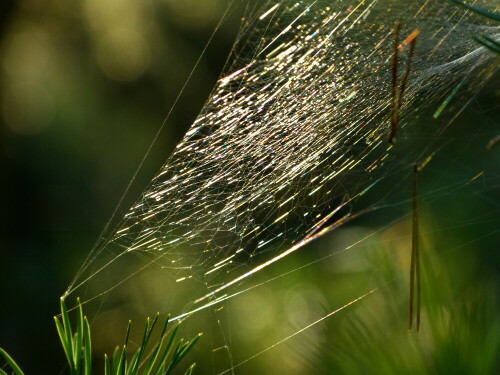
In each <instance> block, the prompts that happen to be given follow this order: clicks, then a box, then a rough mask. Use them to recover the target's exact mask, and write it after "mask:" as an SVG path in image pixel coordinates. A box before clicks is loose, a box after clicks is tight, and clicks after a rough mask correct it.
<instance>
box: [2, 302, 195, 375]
mask: <svg viewBox="0 0 500 375" xmlns="http://www.w3.org/2000/svg"><path fill="white" fill-rule="evenodd" d="M77 304H78V306H77V318H76V331H75V332H73V329H72V327H71V320H70V318H69V313H68V309H67V307H66V303H65V302H64V299H61V315H60V316H59V317H58V316H55V317H54V320H55V323H56V328H57V333H58V335H59V339H60V340H61V344H62V347H63V349H64V353H65V355H66V359H67V361H68V368H69V373H70V375H90V374H92V341H91V336H90V326H89V322H88V319H87V317H86V316H84V315H83V309H82V305H81V303H80V300H77ZM159 316H160V315H159V314H157V315H156V316H155V318H154V319H153V320H150V319H149V318H148V319H147V320H146V325H145V327H144V334H143V336H142V340H141V345H140V346H139V348H137V350H136V351H135V352H134V353H133V355H132V356H131V357H130V358H129V355H128V349H129V345H128V344H129V337H130V328H131V326H132V324H131V322H130V321H129V324H128V327H127V333H126V336H125V342H124V344H123V346H121V347H119V346H117V347H116V348H115V350H114V352H113V356H112V358H109V357H108V356H107V355H105V356H104V374H105V375H139V374H141V375H167V374H170V373H171V372H172V371H173V370H174V368H176V367H177V366H178V365H179V363H180V362H181V361H182V359H183V358H184V357H185V356H186V355H187V354H188V353H189V352H190V351H191V349H192V348H193V346H194V345H195V344H196V343H197V342H198V340H199V339H200V336H201V334H200V335H197V336H196V337H195V338H194V339H192V340H191V341H185V340H184V339H180V340H176V338H177V333H178V330H179V324H177V325H176V326H175V327H174V328H173V329H172V330H171V332H170V333H169V332H168V330H167V328H168V323H169V319H168V318H167V319H166V320H165V323H164V324H163V327H162V329H161V331H160V336H159V338H158V340H157V341H156V343H155V344H154V346H153V348H152V349H151V350H149V351H148V350H147V349H148V345H149V344H150V342H151V336H152V335H153V332H154V329H155V326H156V325H157V323H158V319H159ZM0 358H3V359H4V361H5V362H6V364H7V365H8V366H9V367H10V369H11V371H12V373H13V374H15V375H24V372H23V371H22V370H21V368H20V367H19V365H18V364H17V363H16V362H15V361H14V360H13V359H12V357H11V356H9V354H7V352H6V351H5V350H3V349H2V348H0ZM194 367H195V363H193V364H192V365H191V366H189V367H188V369H187V370H186V371H185V372H184V374H185V375H191V374H192V372H193V369H194ZM0 375H8V373H7V372H6V371H5V370H3V369H2V368H0Z"/></svg>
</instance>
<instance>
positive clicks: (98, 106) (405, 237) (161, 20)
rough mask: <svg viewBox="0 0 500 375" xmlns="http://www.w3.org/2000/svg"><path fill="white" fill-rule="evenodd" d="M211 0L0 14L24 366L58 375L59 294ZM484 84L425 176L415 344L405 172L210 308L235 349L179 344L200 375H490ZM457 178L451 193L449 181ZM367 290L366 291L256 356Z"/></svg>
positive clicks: (109, 338)
mask: <svg viewBox="0 0 500 375" xmlns="http://www.w3.org/2000/svg"><path fill="white" fill-rule="evenodd" d="M225 4H226V1H224V0H218V1H216V0H206V1H199V0H189V1H187V0H186V1H177V0H163V1H160V0H158V1H151V2H141V1H139V0H126V1H125V0H121V1H118V0H113V1H111V0H109V1H98V0H80V1H76V2H69V1H65V0H50V1H46V2H39V1H36V0H24V1H17V2H2V5H0V7H3V9H1V11H0V17H1V18H0V22H1V29H0V31H1V35H0V37H1V39H0V51H1V54H0V59H1V61H0V63H1V72H0V74H1V75H0V104H1V108H0V111H1V135H0V141H1V162H0V163H1V164H0V165H1V171H2V184H1V189H2V190H1V194H0V196H1V197H2V200H3V201H2V216H1V217H2V223H1V224H2V229H3V231H2V236H1V237H0V238H1V240H0V249H1V253H2V255H1V261H0V296H2V302H1V308H0V345H1V346H2V347H4V348H6V349H7V350H8V351H9V352H10V353H11V354H12V355H13V357H15V358H16V359H18V361H19V362H20V364H21V367H22V368H23V369H25V371H26V373H57V372H58V371H59V370H60V364H61V363H63V362H64V357H63V352H62V351H60V350H59V346H58V342H57V340H58V338H57V333H56V331H55V330H54V329H53V326H52V323H51V321H50V319H51V316H52V315H55V314H56V313H57V309H58V306H57V300H58V297H59V296H60V294H61V293H62V292H63V290H64V288H65V287H66V286H67V283H68V281H69V280H70V279H71V277H72V276H73V275H74V273H75V272H76V270H77V269H78V266H79V265H80V264H81V262H82V260H83V259H84V257H85V256H86V254H87V252H88V250H89V248H90V247H91V245H92V243H93V241H94V240H95V239H96V238H97V236H98V233H99V231H100V230H101V229H102V228H103V226H104V223H105V221H106V220H107V218H108V217H109V216H110V214H111V212H112V211H113V209H114V207H115V204H116V202H117V201H118V197H119V196H120V194H121V192H122V191H123V189H124V187H125V186H126V184H127V183H128V181H129V180H130V177H131V176H132V174H133V171H134V170H135V168H136V167H137V165H138V163H139V161H140V159H141V157H142V156H143V155H144V153H145V151H146V149H147V147H148V146H149V144H150V142H151V140H152V139H153V137H154V135H155V133H156V131H157V130H158V128H159V126H160V124H161V123H162V121H163V119H164V117H165V114H166V113H167V111H168V109H169V108H170V107H171V105H172V103H173V101H174V100H175V97H176V96H177V94H178V93H179V90H180V89H181V87H182V85H183V84H184V82H185V81H186V79H187V77H188V74H189V72H190V70H191V68H192V67H193V65H194V63H195V61H196V59H197V58H198V56H199V54H200V51H201V50H202V48H203V46H204V45H205V43H206V42H207V40H208V38H209V36H210V33H211V32H212V30H213V28H214V26H215V24H216V23H217V22H218V21H219V19H220V17H221V14H222V12H223V10H224V6H225ZM239 16H240V14H239V13H238V12H233V13H231V14H230V18H229V20H228V22H226V23H225V24H224V25H223V27H222V28H221V30H220V31H219V32H218V33H217V34H216V36H215V39H214V41H213V43H212V45H211V46H210V47H209V48H208V49H207V54H206V55H205V57H204V58H203V59H202V61H201V65H200V66H199V68H198V69H197V70H196V72H195V74H194V75H193V77H192V79H191V81H190V84H189V85H188V86H187V88H186V91H185V92H184V94H183V96H182V97H181V100H180V102H179V105H178V106H177V107H176V109H175V110H174V112H173V114H172V116H171V118H170V120H169V122H168V124H167V126H166V128H165V131H164V132H163V133H162V134H161V136H160V138H159V142H158V144H157V146H156V147H155V148H154V149H153V151H152V153H151V155H150V157H149V158H148V159H147V161H146V164H145V166H144V168H143V169H142V171H141V173H140V175H139V177H138V179H137V181H136V183H135V184H134V186H133V187H132V190H131V194H130V195H129V197H128V198H127V200H126V201H125V202H124V204H123V208H126V207H128V206H129V205H130V204H131V203H132V201H134V200H135V198H136V197H137V196H138V194H139V193H140V192H141V191H142V190H143V188H144V187H145V185H146V184H147V183H148V181H149V180H150V178H151V177H152V175H153V174H154V173H155V172H156V170H157V169H158V168H159V167H160V165H161V164H162V163H163V161H164V160H165V158H166V156H167V155H168V154H169V153H170V151H171V150H172V149H173V147H174V146H175V144H176V143H177V142H178V140H179V139H180V137H181V136H182V135H183V134H184V132H185V130H186V128H187V127H188V126H189V125H190V123H191V122H192V121H193V120H194V118H195V117H196V115H197V113H198V111H199V110H200V108H201V107H202V105H203V103H204V101H205V100H206V98H207V97H208V95H209V93H210V91H211V89H212V87H213V85H214V83H215V80H216V79H217V76H218V74H219V72H220V70H221V69H222V66H223V63H224V61H225V59H226V57H227V55H228V52H229V50H230V47H231V44H232V40H233V38H234V36H235V33H236V30H237V27H238V18H239ZM498 82H499V80H498V76H497V77H495V79H494V80H493V81H492V82H491V83H489V84H488V85H487V87H486V88H485V89H484V91H483V92H482V93H480V95H479V96H478V97H477V98H476V99H475V101H474V102H473V103H472V104H471V105H470V106H469V107H468V108H467V109H466V110H465V112H464V114H463V115H462V116H460V117H459V119H458V120H457V121H456V123H455V125H454V126H453V128H452V129H451V130H450V132H451V134H450V139H453V142H451V143H450V144H449V145H448V146H447V148H446V149H445V150H443V152H442V153H441V154H440V158H438V159H437V160H436V161H435V162H433V163H431V164H430V165H429V167H426V169H425V170H424V171H423V172H422V178H421V180H422V182H421V194H422V199H421V200H422V205H423V210H424V215H423V217H422V219H421V220H422V228H423V230H422V242H423V264H422V268H423V272H424V280H423V282H424V289H423V317H424V320H423V324H422V330H421V333H420V334H419V335H414V334H413V335H408V333H407V331H406V327H407V298H408V295H407V291H408V281H407V279H408V277H407V276H408V272H409V254H410V251H409V244H410V243H411V238H410V232H409V230H410V227H411V225H410V221H409V216H407V215H408V214H409V212H410V209H411V204H410V203H408V204H402V203H401V202H403V203H404V202H405V199H409V197H411V181H410V180H409V179H408V184H407V185H408V190H406V191H401V196H398V197H395V198H394V202H398V203H397V204H393V205H392V206H390V207H391V209H388V210H385V211H375V212H373V213H372V214H370V215H369V216H368V217H366V218H364V219H362V220H359V221H357V222H355V223H352V224H350V225H348V226H347V227H345V228H343V229H340V230H339V231H337V232H335V233H333V234H332V235H330V236H328V237H327V238H324V239H321V240H319V241H317V242H316V243H314V244H312V245H311V246H308V247H306V248H304V249H303V250H302V251H301V252H299V253H297V254H294V255H293V256H291V257H290V258H289V259H287V260H286V261H285V262H281V263H279V264H276V265H275V266H273V267H271V268H270V269H269V271H268V272H267V273H266V274H265V275H258V276H256V277H255V278H254V279H253V282H254V283H255V284H258V283H259V282H267V281H268V280H270V279H272V278H273V277H276V280H274V281H273V282H272V283H267V284H264V285H263V286H261V287H259V288H255V289H253V290H252V291H249V292H247V293H245V294H243V295H242V296H241V297H240V298H238V299H235V300H234V301H231V302H230V303H228V304H227V305H225V306H224V307H225V309H226V314H227V315H228V316H229V319H227V322H226V323H224V324H225V327H224V329H222V328H221V327H219V326H218V325H217V324H213V325H212V326H210V327H209V329H210V330H212V331H213V335H217V334H220V333H221V332H225V330H226V329H227V330H228V331H229V332H230V342H231V345H232V348H231V349H230V350H227V348H225V349H223V350H218V351H213V350H214V348H213V347H211V346H210V340H203V341H202V342H200V344H199V345H197V347H196V348H195V349H194V353H195V355H196V356H197V357H196V359H195V360H196V362H197V363H198V366H197V367H198V371H200V373H211V372H212V369H213V368H224V366H226V363H228V362H227V358H228V355H229V356H231V357H232V360H233V365H236V364H238V363H240V362H241V361H244V360H246V359H249V358H250V357H252V356H253V355H254V354H256V353H259V352H261V351H264V352H263V354H261V355H259V356H257V357H256V358H255V359H253V360H251V361H248V362H247V363H244V364H242V365H241V366H239V367H238V368H237V370H236V371H237V373H242V374H255V373H285V372H287V373H318V374H320V373H325V374H329V373H353V374H365V373H369V374H373V373H384V374H391V373H394V374H396V373H397V374H427V373H436V374H441V373H457V374H462V373H463V374H487V373H495V372H498V369H499V363H498V359H497V358H496V356H495V353H497V352H498V345H499V339H498V338H499V337H500V334H499V333H500V332H499V324H500V323H499V310H498V304H497V300H498V298H497V296H498V264H500V263H499V260H500V259H499V256H498V251H497V249H498V243H499V241H500V235H499V233H498V227H499V218H498V212H499V203H498V202H500V200H499V189H498V183H495V181H497V180H495V179H487V178H482V177H479V178H478V179H476V180H474V181H473V182H471V183H470V184H469V183H468V181H469V180H470V179H471V178H472V177H473V176H474V175H476V174H477V173H479V172H480V171H487V173H495V172H494V171H495V168H496V169H498V165H499V163H500V154H499V153H498V150H492V151H491V152H489V153H486V151H485V150H484V146H485V145H486V143H487V141H488V139H490V138H491V137H492V136H493V135H495V134H497V133H498V123H499V120H500V114H499V111H498V99H499V96H500V92H499V90H498ZM471 127H473V134H474V136H473V137H471V136H470V134H471ZM494 176H496V175H494ZM457 181H458V185H459V186H460V189H455V188H453V189H452V188H451V187H454V186H456V185H455V184H457ZM492 181H493V182H492ZM391 183H392V182H391V181H388V182H387V184H388V185H387V186H389V184H391ZM447 187H449V188H447ZM381 189H384V186H381ZM393 220H396V221H393ZM391 222H392V223H393V224H391V225H387V223H391ZM363 238H366V239H365V240H362V239H363ZM346 249H347V250H346ZM322 257H326V258H325V259H324V260H323V261H321V262H318V261H317V260H318V259H322ZM310 262H312V264H311V265H310V266H308V267H303V266H304V264H308V263H310ZM301 267H302V268H301ZM285 274H286V277H285ZM146 281H149V282H150V283H154V279H152V278H150V279H145V280H144V282H146ZM372 288H377V291H376V292H375V293H374V294H373V295H370V296H369V297H367V298H366V299H364V300H362V301H360V302H358V303H356V304H354V305H352V306H350V307H348V308H346V309H345V310H342V311H340V312H339V313H337V314H335V315H334V316H333V317H331V318H330V319H327V320H324V321H322V322H321V323H319V324H317V325H315V326H313V327H312V328H310V329H308V330H306V331H304V332H303V333H300V334H298V335H296V336H294V337H292V338H290V339H289V340H286V341H285V342H284V343H283V344H280V345H278V346H276V347H272V348H270V347H271V346H272V345H274V344H275V343H277V342H279V341H280V340H282V339H283V338H285V337H287V336H289V335H291V334H293V333H294V332H297V331H298V330H300V329H301V328H302V327H304V326H306V325H307V324H309V323H310V322H312V321H315V320H317V319H320V318H321V317H322V316H324V315H325V314H327V313H329V312H330V311H332V310H335V309H337V308H339V307H340V306H342V305H344V304H345V303H347V302H349V301H351V300H353V299H354V298H356V297H358V296H359V295H361V294H364V293H366V292H367V291H368V290H370V289H372ZM151 289H153V288H151ZM148 293H150V294H148V296H151V302H150V303H151V305H152V306H153V305H154V304H155V303H158V301H160V300H161V299H162V298H163V297H164V294H162V293H163V291H162V290H161V289H158V290H149V291H148ZM154 295H156V298H157V299H154V298H153V297H154ZM141 298H142V299H141ZM144 298H145V296H144V294H143V295H141V294H140V293H137V292H134V291H133V290H131V291H130V296H129V301H128V302H127V304H126V305H125V306H120V307H116V308H115V309H108V310H106V311H102V312H101V313H102V314H101V315H100V318H99V319H98V320H97V321H96V322H95V324H93V325H92V330H95V331H96V332H95V337H96V343H95V347H94V350H95V352H96V354H99V355H98V357H99V358H103V357H102V355H100V354H102V353H104V352H106V351H107V350H108V349H109V348H110V347H114V345H116V344H117V343H118V342H120V340H121V333H122V332H123V329H124V326H125V325H126V322H127V321H128V319H130V318H136V317H138V316H140V315H143V314H147V313H151V311H149V312H148V306H145V304H143V302H144V301H143V299H144ZM35 311H36V314H35V313H34V312H35ZM190 322H192V323H189V324H186V326H189V325H190V324H191V326H190V328H188V327H186V329H188V331H189V329H190V330H191V331H196V332H199V331H200V330H201V331H205V329H204V328H203V327H201V329H200V325H201V323H200V322H197V321H196V319H195V318H193V320H190ZM104 328H105V330H106V332H102V331H103V329H104ZM99 332H100V333H99ZM190 333H192V332H189V333H188V334H190ZM93 334H94V332H93ZM132 335H134V332H132ZM35 338H38V340H37V339H35ZM42 338H43V342H44V344H43V345H40V344H39V340H41V339H42ZM267 349H269V350H267ZM219 359H220V361H221V365H218V364H217V362H218V361H219ZM101 364H102V363H101ZM96 365H99V366H100V364H99V363H97V364H96ZM200 369H205V371H202V370H200Z"/></svg>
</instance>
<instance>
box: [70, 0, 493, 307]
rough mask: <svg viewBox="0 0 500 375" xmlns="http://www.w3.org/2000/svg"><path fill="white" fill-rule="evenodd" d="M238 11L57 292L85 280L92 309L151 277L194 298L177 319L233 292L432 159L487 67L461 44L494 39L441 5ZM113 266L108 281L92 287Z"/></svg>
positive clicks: (321, 1) (484, 24) (419, 1)
mask: <svg viewBox="0 0 500 375" xmlns="http://www.w3.org/2000/svg"><path fill="white" fill-rule="evenodd" d="M483 5H490V6H491V4H489V3H488V2H486V3H484V4H483ZM247 8H248V9H247V11H246V14H245V18H244V19H243V21H242V26H241V30H240V32H239V34H238V37H237V40H236V42H235V46H234V48H233V50H232V53H231V56H230V58H229V60H228V64H227V66H226V68H225V69H224V73H223V74H222V76H221V77H222V78H220V80H219V81H218V83H217V85H216V87H215V89H214V91H213V93H212V95H211V96H210V98H209V100H208V101H207V103H206V105H205V106H204V108H203V110H202V111H201V113H200V115H199V116H198V118H197V119H196V121H195V122H194V124H193V125H192V127H191V128H190V129H189V131H188V132H187V134H186V135H185V136H184V138H183V140H182V141H181V142H180V143H179V144H178V146H177V147H176V149H175V151H174V153H173V154H172V155H171V156H170V157H169V159H168V160H167V162H166V163H165V165H164V166H163V167H162V169H161V171H160V172H159V173H158V175H157V176H156V177H155V178H154V179H153V181H152V182H151V184H150V185H149V187H148V188H147V189H146V191H145V192H144V194H143V195H142V197H141V198H140V199H139V200H138V202H137V203H136V204H135V205H133V207H132V208H130V210H129V211H128V212H127V213H126V215H125V217H124V218H123V220H122V221H121V222H120V223H119V225H118V227H117V228H116V230H113V231H111V232H109V233H108V234H107V235H106V236H105V237H104V238H103V240H102V241H100V243H98V245H97V247H96V248H95V249H94V251H93V252H92V253H91V254H90V256H89V258H88V261H87V262H86V263H85V264H84V266H83V267H82V269H81V272H80V273H79V274H78V275H77V278H76V279H75V281H74V282H73V283H72V284H71V286H70V288H69V289H68V292H67V293H68V294H70V293H73V292H74V291H75V290H77V289H78V288H79V287H81V286H82V285H87V284H88V281H89V280H94V279H98V280H99V282H97V283H96V286H94V287H93V288H92V289H90V290H89V292H88V293H89V295H87V299H91V298H93V297H95V296H98V295H100V294H102V293H106V292H108V291H110V290H112V289H113V288H115V287H116V286H118V285H120V283H122V282H124V281H126V280H128V279H131V280H133V278H132V276H134V275H135V274H137V273H138V272H141V271H142V270H144V269H145V268H147V267H150V266H151V267H156V268H158V269H161V270H163V272H165V274H167V275H168V277H170V278H172V279H173V280H176V281H177V282H183V283H184V282H195V283H196V285H198V286H203V287H197V288H196V291H195V294H191V295H190V296H189V298H188V299H187V300H188V301H190V302H192V304H190V305H189V306H188V307H186V308H185V309H184V310H183V311H182V312H183V313H185V312H188V311H190V310H195V309H197V308H199V307H200V306H201V307H203V306H205V305H206V304H210V303H214V302H217V301H220V300H222V299H224V298H227V297H228V296H231V295H232V294H234V293H237V292H238V291H241V290H243V289H244V287H243V286H242V285H243V284H242V282H243V281H244V279H246V278H248V277H249V276H251V275H252V274H254V273H255V272H257V271H260V270H262V269H264V268H265V267H266V266H267V265H269V264H271V263H273V262H275V261H277V260H280V259H282V258H284V257H285V256H286V255H288V254H290V253H292V252H294V251H296V250H297V249H299V248H301V247H302V246H303V245H304V244H305V243H307V242H309V241H311V240H313V239H314V238H316V237H318V236H320V235H322V234H324V233H326V232H328V231H330V230H332V229H333V228H336V227H337V226H339V225H341V224H342V223H344V222H346V221H349V220H351V219H352V218H354V217H357V216H358V215H359V214H361V213H363V212H366V211H369V210H373V209H375V208H377V207H379V206H380V205H383V204H384V202H385V199H386V197H387V196H389V195H390V194H391V191H385V192H379V193H380V194H378V195H377V194H375V195H372V196H370V197H371V198H370V199H371V201H369V202H365V203H361V200H362V198H364V197H365V196H366V195H367V194H373V191H372V190H374V189H376V188H377V183H378V182H379V181H381V180H383V179H389V178H391V176H392V175H393V174H394V173H396V172H397V171H402V170H403V171H407V172H408V173H411V166H412V164H413V163H415V162H424V161H425V160H426V159H428V158H429V157H431V156H432V155H433V153H435V152H437V151H438V150H439V146H440V143H441V138H442V137H440V135H441V134H442V133H443V132H444V131H445V130H446V128H447V127H448V126H449V124H450V123H451V121H452V120H453V118H454V116H456V115H457V114H458V113H459V112H460V111H461V109H462V108H463V107H464V106H465V105H466V103H467V101H466V100H467V99H470V98H471V97H472V96H473V94H474V93H476V92H477V91H478V89H479V88H480V87H481V86H482V85H483V84H484V83H485V82H486V79H487V78H488V77H489V76H490V75H491V74H492V72H493V71H494V69H495V68H496V66H497V64H498V60H496V58H495V56H494V54H493V53H491V52H490V51H487V50H486V49H485V48H482V47H480V46H478V45H477V44H476V43H475V42H474V41H473V40H471V39H470V38H469V37H467V35H468V34H475V33H479V32H488V33H489V34H493V35H495V34H496V33H498V27H494V26H491V25H488V21H487V20H486V19H484V18H480V17H478V16H476V15H473V14H471V13H470V12H465V11H463V10H462V9H459V8H455V7H453V6H450V5H449V4H447V3H446V2H442V1H429V0H411V1H409V0H408V1H401V0H371V1H359V0H356V1H347V0H339V1H331V0H329V1H326V0H317V1H312V0H309V1H287V0H273V1H264V2H254V1H251V2H249V4H248V5H247ZM396 21H399V22H400V24H401V34H400V41H401V42H400V45H399V48H398V51H399V65H400V67H401V68H400V69H399V72H398V76H399V81H400V82H401V81H402V80H404V78H403V75H404V74H405V67H406V66H408V64H409V61H408V60H409V58H408V56H409V47H408V44H409V43H410V41H411V40H412V39H413V38H415V37H416V51H415V54H414V57H413V61H412V69H411V72H410V75H409V79H408V83H407V88H406V93H405V95H404V97H403V98H402V105H401V109H400V114H399V117H400V121H399V124H398V129H397V133H396V142H395V145H391V144H390V143H389V142H388V137H389V133H390V128H391V124H390V116H391V102H392V96H391V66H392V64H393V56H394V53H395V52H394V51H395V49H394V34H393V30H394V24H395V22H396ZM417 34H418V36H417ZM422 118H424V120H423V119H422ZM417 123H418V125H419V128H418V129H417V128H415V126H416V125H415V124H417ZM422 124H424V125H422ZM395 190H397V186H396V185H395V186H394V188H393V190H392V192H393V191H395ZM125 259H126V260H125ZM113 267H114V268H115V271H114V273H113V275H119V276H113V277H111V276H109V275H107V272H108V270H109V269H110V268H113ZM116 270H118V271H116ZM103 275H107V276H103ZM115 277H116V278H115ZM191 291H192V290H191Z"/></svg>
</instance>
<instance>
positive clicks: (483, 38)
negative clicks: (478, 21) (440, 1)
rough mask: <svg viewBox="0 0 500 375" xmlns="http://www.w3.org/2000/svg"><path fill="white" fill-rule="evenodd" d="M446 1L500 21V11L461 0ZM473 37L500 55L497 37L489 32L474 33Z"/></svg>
mask: <svg viewBox="0 0 500 375" xmlns="http://www.w3.org/2000/svg"><path fill="white" fill-rule="evenodd" d="M445 1H447V2H448V3H451V4H454V5H457V6H460V7H462V8H465V9H467V10H470V11H472V12H474V13H476V14H479V15H481V16H483V17H486V18H489V19H491V20H494V21H496V22H500V13H496V12H490V11H489V10H487V9H484V8H481V7H478V6H477V5H469V4H466V3H463V2H461V1H459V0H445ZM472 39H474V40H475V41H476V42H477V43H479V44H481V45H482V46H483V47H486V48H488V49H489V50H490V51H493V52H495V53H497V54H499V55H500V42H499V41H498V40H496V39H495V38H493V37H492V36H491V35H487V34H481V35H474V36H472Z"/></svg>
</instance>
